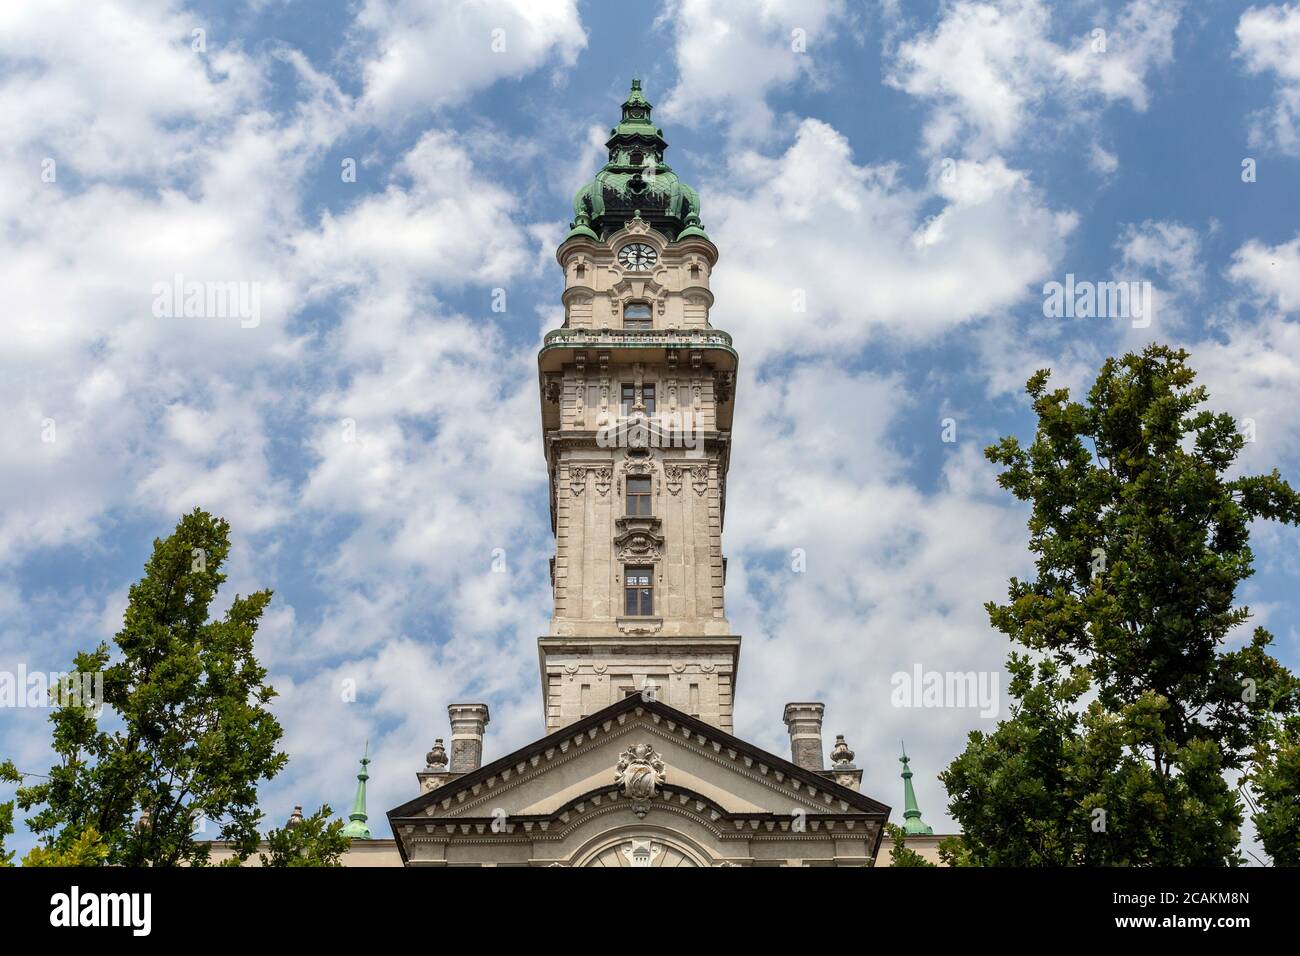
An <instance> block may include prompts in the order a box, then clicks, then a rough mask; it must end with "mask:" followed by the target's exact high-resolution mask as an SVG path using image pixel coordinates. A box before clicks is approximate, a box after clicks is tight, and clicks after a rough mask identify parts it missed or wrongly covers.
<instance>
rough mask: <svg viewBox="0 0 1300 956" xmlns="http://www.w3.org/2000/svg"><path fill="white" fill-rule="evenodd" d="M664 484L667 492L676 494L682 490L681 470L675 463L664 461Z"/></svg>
mask: <svg viewBox="0 0 1300 956" xmlns="http://www.w3.org/2000/svg"><path fill="white" fill-rule="evenodd" d="M664 484H666V485H667V486H668V493H669V494H673V495H675V494H677V493H678V492H679V491H681V490H682V470H681V468H679V467H678V466H677V465H673V464H669V463H667V462H665V463H664Z"/></svg>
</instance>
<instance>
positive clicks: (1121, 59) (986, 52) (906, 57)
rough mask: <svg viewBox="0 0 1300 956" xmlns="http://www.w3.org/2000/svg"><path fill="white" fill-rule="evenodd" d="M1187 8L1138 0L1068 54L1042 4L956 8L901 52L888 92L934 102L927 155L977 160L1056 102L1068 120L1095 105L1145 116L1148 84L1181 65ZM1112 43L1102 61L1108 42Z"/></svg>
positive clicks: (960, 1) (1015, 1)
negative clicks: (1173, 64) (1176, 62)
mask: <svg viewBox="0 0 1300 956" xmlns="http://www.w3.org/2000/svg"><path fill="white" fill-rule="evenodd" d="M1181 6H1182V4H1181V0H1132V2H1130V3H1129V4H1128V5H1127V6H1126V7H1125V8H1124V9H1123V11H1122V12H1121V13H1120V14H1119V16H1118V18H1117V19H1116V20H1115V21H1113V23H1107V22H1105V21H1103V22H1101V23H1099V24H1098V25H1097V27H1095V28H1094V29H1101V30H1105V36H1104V38H1103V37H1100V36H1097V37H1094V35H1093V33H1092V32H1091V31H1090V32H1088V33H1086V34H1083V35H1081V36H1078V37H1076V38H1074V39H1073V40H1071V41H1069V42H1067V43H1064V44H1061V43H1057V42H1056V41H1055V40H1053V39H1052V38H1051V36H1050V29H1051V11H1050V9H1049V7H1048V6H1047V5H1046V4H1044V3H1043V2H1041V0H991V2H976V0H956V2H947V3H945V4H944V6H943V8H942V10H943V19H942V20H941V21H940V22H939V24H938V25H937V26H936V27H935V28H934V29H933V30H932V31H929V32H925V33H921V34H920V35H918V36H915V37H913V38H912V39H910V40H907V41H905V42H903V43H902V44H900V45H899V47H898V49H897V51H896V53H895V56H894V62H893V65H892V69H891V71H890V73H889V76H888V82H889V83H890V84H892V85H894V86H896V87H898V88H899V89H902V90H904V91H906V92H907V93H909V94H911V95H912V96H916V97H920V98H922V99H926V100H931V101H933V102H934V104H935V105H934V109H933V113H932V115H931V117H930V119H929V120H928V121H927V124H926V130H925V139H926V146H927V148H928V150H929V151H930V152H932V153H935V154H938V153H940V152H941V151H943V150H945V149H951V148H953V147H955V146H957V145H958V144H959V142H964V143H965V145H966V146H967V148H969V149H971V150H972V151H974V152H975V153H976V154H980V153H987V152H990V151H995V150H1000V149H1005V148H1007V147H1008V146H1010V145H1012V144H1013V143H1015V142H1016V141H1017V140H1018V139H1019V138H1020V137H1021V136H1022V134H1023V133H1024V131H1025V129H1026V128H1027V127H1028V126H1029V125H1030V124H1031V122H1032V120H1033V118H1034V116H1035V114H1036V112H1037V111H1038V110H1039V109H1040V108H1041V107H1042V106H1043V105H1044V104H1045V103H1046V102H1047V101H1048V100H1049V99H1056V100H1058V101H1059V102H1060V103H1061V104H1062V105H1063V107H1064V108H1066V109H1067V110H1073V111H1075V112H1076V113H1078V112H1079V111H1082V110H1086V108H1087V107H1088V106H1090V105H1091V104H1092V103H1094V102H1096V101H1101V102H1102V103H1106V104H1109V103H1112V102H1116V101H1121V100H1124V101H1127V102H1128V103H1129V104H1130V105H1131V106H1132V107H1133V108H1134V109H1136V110H1139V111H1140V110H1144V109H1146V106H1147V100H1148V92H1147V87H1146V77H1147V74H1148V73H1149V72H1150V71H1151V70H1153V69H1155V68H1157V67H1160V66H1163V65H1164V64H1167V63H1169V62H1170V61H1171V60H1172V58H1173V32H1174V29H1175V28H1176V27H1177V25H1178V20H1179V15H1180V11H1181ZM1103 39H1104V44H1105V46H1104V51H1103V50H1101V49H1100V45H1101V44H1100V42H1099V41H1102V40H1103Z"/></svg>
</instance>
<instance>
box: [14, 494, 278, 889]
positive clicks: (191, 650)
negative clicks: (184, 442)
mask: <svg viewBox="0 0 1300 956" xmlns="http://www.w3.org/2000/svg"><path fill="white" fill-rule="evenodd" d="M228 552H229V526H228V525H227V524H226V522H225V521H223V520H220V519H215V518H213V517H212V516H211V515H209V514H207V513H206V512H204V511H201V510H198V509H196V510H195V511H193V512H191V513H190V514H187V515H185V516H184V517H183V518H182V519H181V520H180V522H179V523H178V524H177V526H176V530H175V531H174V532H173V533H172V534H171V535H170V536H168V537H167V538H164V539H161V540H155V541H154V547H153V554H152V556H151V557H150V558H149V561H148V563H147V564H146V565H145V573H144V577H143V578H142V579H141V580H140V581H139V582H138V583H136V584H135V585H133V586H132V587H131V590H130V595H129V600H128V605H127V609H126V614H125V618H124V622H123V626H122V629H121V630H120V631H119V632H118V633H117V635H116V637H115V638H114V644H115V649H114V652H113V653H110V649H109V647H108V646H107V645H106V644H100V645H99V647H97V648H96V649H95V650H93V651H90V652H85V653H81V654H78V655H77V657H76V662H75V669H76V671H77V672H79V673H87V674H93V673H96V672H101V671H102V673H103V687H104V704H105V705H106V706H107V708H109V710H108V711H106V713H105V714H104V715H103V717H101V718H100V719H98V720H97V718H96V715H95V713H94V712H93V711H92V710H91V709H89V708H86V707H82V706H78V705H77V704H75V703H69V702H64V703H63V704H61V705H58V706H56V707H55V708H54V709H53V710H52V712H51V715H50V721H51V724H52V726H53V749H54V752H55V754H56V755H57V757H58V762H57V763H56V764H55V766H54V767H52V768H51V770H50V773H49V777H48V779H47V780H45V781H44V782H42V783H39V784H36V785H34V786H30V787H21V788H19V791H18V804H19V806H20V807H22V809H23V810H25V811H26V810H30V809H32V808H37V811H36V812H35V813H34V814H33V815H32V816H31V817H30V818H29V819H28V821H27V823H28V826H30V827H31V829H32V830H33V831H34V832H35V833H37V834H39V835H40V836H41V839H42V846H43V848H44V850H45V851H48V852H49V853H63V854H69V853H80V854H82V858H83V859H90V858H92V857H93V856H94V855H95V851H94V849H93V847H94V845H95V843H96V841H99V842H100V843H102V846H103V847H104V848H105V853H104V856H103V859H104V861H105V862H107V863H110V864H119V865H127V866H141V865H152V866H173V865H178V864H181V863H188V864H190V865H202V864H204V863H206V861H207V855H208V847H207V845H206V842H205V841H201V840H195V839H193V832H194V828H195V825H196V823H197V822H198V821H200V820H206V821H213V822H215V823H218V824H219V826H220V834H219V835H220V836H221V837H222V838H223V839H227V840H231V841H234V843H235V844H236V847H237V855H238V857H239V858H240V859H243V858H246V857H247V856H248V855H249V854H250V853H252V852H253V850H254V849H255V848H256V845H257V841H258V832H257V823H258V817H259V814H258V811H257V785H258V782H259V781H261V780H267V779H270V778H271V777H273V776H275V774H277V773H278V772H279V771H280V769H281V768H282V767H283V766H284V764H285V761H286V759H287V758H286V756H285V755H284V754H283V753H281V752H279V751H278V750H277V749H276V748H277V744H278V742H279V740H280V737H281V735H282V730H281V728H280V725H279V723H278V721H277V720H276V719H275V717H274V716H273V715H272V714H271V712H270V711H269V710H268V709H267V704H268V703H269V702H270V701H271V699H272V698H273V697H274V696H275V691H274V690H273V689H272V688H271V687H270V686H268V685H267V684H266V670H265V669H264V668H263V667H262V666H261V665H260V664H259V663H258V662H257V659H256V658H255V657H254V655H253V638H254V635H255V634H256V632H257V627H258V623H259V621H260V619H261V616H262V612H263V611H264V610H265V608H266V606H267V603H268V602H269V601H270V600H271V592H270V591H259V592H256V593H254V594H252V595H249V596H248V597H240V596H236V597H235V598H234V600H233V601H232V602H231V605H230V609H229V610H228V611H227V612H226V613H225V615H224V616H222V617H221V618H219V619H215V620H209V615H208V612H209V607H210V605H211V604H212V601H213V600H214V599H215V597H216V595H217V590H218V588H219V587H220V586H221V584H222V583H223V582H224V581H225V575H224V574H222V573H221V567H222V565H223V564H224V562H225V560H226V556H227V554H228ZM110 718H111V719H110ZM138 817H140V818H142V819H141V822H142V825H137V818H138Z"/></svg>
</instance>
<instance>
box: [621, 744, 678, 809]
mask: <svg viewBox="0 0 1300 956" xmlns="http://www.w3.org/2000/svg"><path fill="white" fill-rule="evenodd" d="M667 779H668V777H667V773H666V772H665V769H664V762H663V760H662V759H661V758H660V756H659V755H658V754H657V753H655V750H654V747H652V746H650V744H633V745H632V746H631V747H629V748H628V749H627V750H625V751H623V753H622V754H620V755H619V758H618V766H617V767H616V768H615V770H614V782H615V783H617V784H618V785H619V788H620V789H621V790H622V791H623V795H624V796H625V797H627V798H628V799H629V800H631V801H632V811H633V812H634V813H635V814H636V815H637V816H638V817H644V816H645V815H646V813H647V812H649V810H650V801H652V800H653V799H654V798H655V788H656V787H658V786H660V785H661V784H662V783H663V782H664V781H665V780H667Z"/></svg>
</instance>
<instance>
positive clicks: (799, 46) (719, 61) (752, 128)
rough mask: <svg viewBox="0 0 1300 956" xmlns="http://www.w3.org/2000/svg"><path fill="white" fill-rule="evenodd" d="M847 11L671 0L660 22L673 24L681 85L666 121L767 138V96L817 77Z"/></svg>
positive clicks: (758, 0)
mask: <svg viewBox="0 0 1300 956" xmlns="http://www.w3.org/2000/svg"><path fill="white" fill-rule="evenodd" d="M845 10H846V8H845V4H844V3H843V0H741V2H735V0H727V2H724V0H668V2H667V4H666V5H665V8H664V12H663V14H662V15H661V16H660V18H659V22H660V23H670V24H671V26H672V32H673V43H674V53H675V56H676V60H677V75H678V80H677V85H676V86H674V87H673V89H672V90H671V91H670V92H669V94H668V97H667V98H666V99H665V101H664V102H663V104H662V110H661V114H660V115H661V116H662V118H663V119H664V120H670V121H672V122H676V123H689V124H692V125H697V124H701V123H711V122H718V121H720V122H722V123H724V124H725V125H726V126H727V127H728V128H729V129H730V130H731V131H732V132H733V133H734V134H736V135H739V136H741V137H762V136H763V135H765V134H767V133H768V132H769V131H770V129H771V126H772V122H773V114H772V110H771V108H770V107H769V106H768V104H767V95H768V93H769V92H771V91H773V90H777V89H780V88H782V87H786V86H789V85H790V84H792V83H794V82H796V81H797V80H798V79H800V78H801V77H806V76H814V77H816V76H817V71H818V70H819V68H822V67H823V66H824V64H822V61H821V60H820V59H819V58H820V57H821V56H823V55H824V52H823V50H824V47H825V46H827V45H828V44H827V40H828V39H830V38H831V36H832V31H833V30H834V28H835V27H836V26H839V25H841V24H842V23H843V22H844V17H845Z"/></svg>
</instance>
